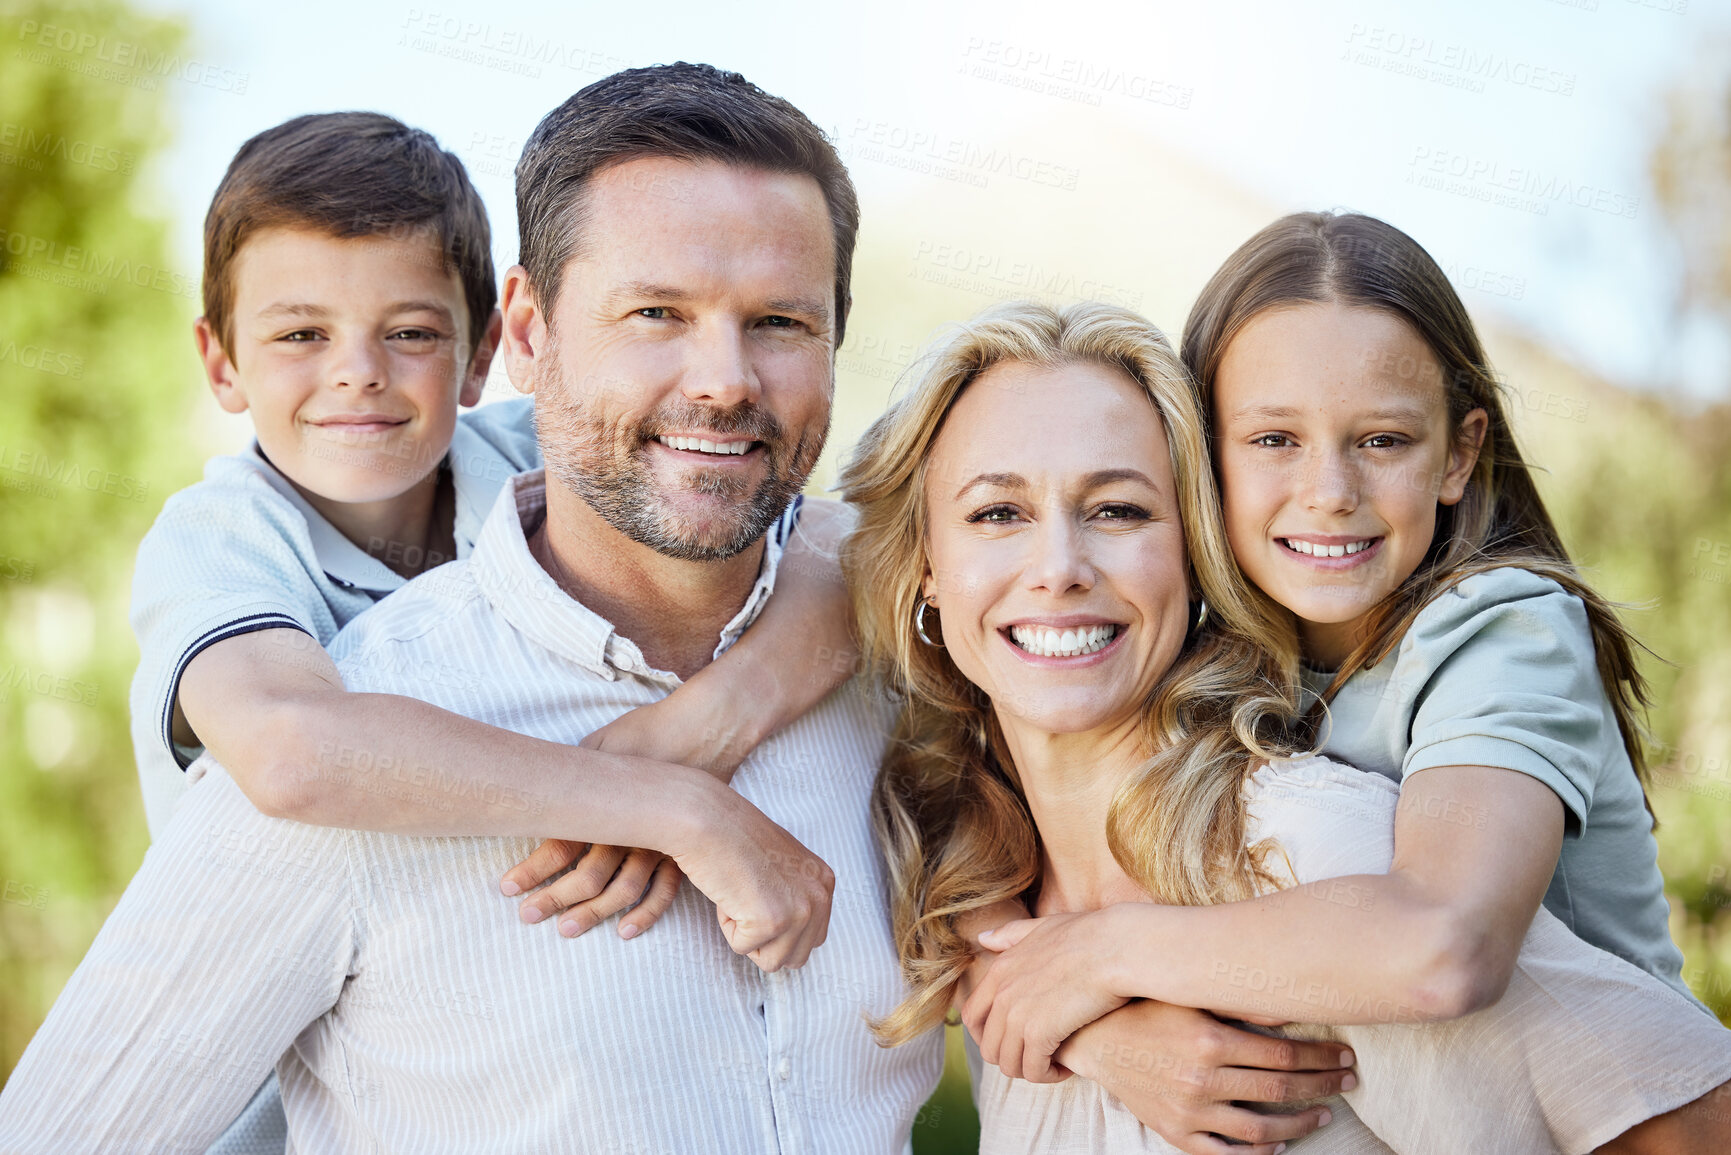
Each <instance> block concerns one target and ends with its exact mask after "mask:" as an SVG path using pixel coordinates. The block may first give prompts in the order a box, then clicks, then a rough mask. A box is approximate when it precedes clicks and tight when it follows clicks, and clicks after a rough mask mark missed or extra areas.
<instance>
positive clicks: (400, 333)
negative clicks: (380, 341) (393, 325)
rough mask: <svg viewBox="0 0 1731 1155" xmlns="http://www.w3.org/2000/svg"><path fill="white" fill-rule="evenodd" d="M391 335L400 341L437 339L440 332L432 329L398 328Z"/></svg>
mask: <svg viewBox="0 0 1731 1155" xmlns="http://www.w3.org/2000/svg"><path fill="white" fill-rule="evenodd" d="M391 337H392V339H393V340H398V341H437V340H438V339H439V337H440V334H438V333H435V332H434V331H433V330H431V329H398V330H397V331H396V332H395V333H392V334H391Z"/></svg>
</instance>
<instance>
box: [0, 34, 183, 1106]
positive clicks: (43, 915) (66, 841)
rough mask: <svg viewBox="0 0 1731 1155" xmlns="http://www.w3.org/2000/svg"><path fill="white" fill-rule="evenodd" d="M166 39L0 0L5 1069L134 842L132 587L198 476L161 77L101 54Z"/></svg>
mask: <svg viewBox="0 0 1731 1155" xmlns="http://www.w3.org/2000/svg"><path fill="white" fill-rule="evenodd" d="M183 37H184V32H183V29H182V28H181V26H180V25H179V24H177V23H175V22H172V21H168V20H163V19H159V18H155V17H148V16H143V15H140V14H138V13H136V12H133V11H130V10H129V9H127V8H125V7H123V6H122V5H120V4H118V3H111V2H99V3H92V4H87V5H74V4H65V3H43V2H19V0H0V109H3V110H4V113H3V114H0V397H4V403H3V404H0V623H4V630H3V632H0V898H3V899H4V901H0V992H3V993H0V1071H10V1070H11V1069H12V1067H13V1065H14V1064H15V1063H16V1062H17V1059H18V1056H19V1055H20V1054H21V1053H22V1051H23V1048H24V1045H25V1043H26V1042H28V1040H29V1038H30V1036H31V1034H32V1033H34V1031H35V1030H36V1027H37V1025H38V1024H39V1023H40V1022H41V1020H42V1017H43V1016H44V1015H45V1014H46V1013H47V1011H48V1007H49V1005H50V1004H51V1003H52V1001H53V999H54V996H55V995H56V994H58V993H59V990H60V988H61V986H62V985H63V984H64V983H65V980H66V977H67V976H68V975H69V974H71V972H72V968H73V967H74V966H75V965H76V964H77V962H78V960H79V959H80V958H81V957H82V956H83V954H84V951H85V950H86V949H87V948H88V946H89V943H90V939H91V938H92V937H93V936H94V934H95V932H96V930H97V928H98V927H99V926H100V925H101V922H102V919H103V918H104V916H105V915H106V914H107V912H108V911H109V910H110V909H111V908H112V907H113V904H114V901H115V899H116V898H117V897H118V896H119V894H120V891H121V890H122V889H123V888H124V887H125V885H126V882H127V880H128V879H129V878H131V876H132V873H133V871H135V870H136V869H137V867H138V862H139V859H140V858H141V857H142V856H143V853H144V848H145V845H146V835H145V830H144V826H143V823H142V808H141V806H140V803H139V796H138V787H137V785H136V783H137V774H136V771H135V770H134V769H133V760H132V745H131V742H130V740H129V737H128V733H127V686H128V683H129V682H130V680H131V676H132V667H133V665H134V664H135V663H136V661H137V651H136V649H135V648H134V645H133V642H132V637H131V632H130V630H129V629H128V628H127V624H126V600H127V587H128V580H129V576H130V573H131V558H132V553H133V551H134V550H135V549H136V547H137V545H138V539H139V538H140V537H141V536H142V535H143V533H144V531H145V529H146V528H147V527H148V526H149V524H150V521H151V519H152V517H154V516H155V514H156V511H157V510H158V509H160V508H161V505H162V501H163V499H164V498H165V497H166V496H167V495H168V494H169V493H171V492H173V491H174V490H175V489H177V488H179V487H180V486H182V485H185V484H187V483H188V482H190V481H192V480H195V479H196V463H195V462H192V461H188V460H187V457H188V455H187V454H185V453H183V452H179V451H178V449H179V445H178V443H179V441H180V435H179V434H180V431H181V430H183V429H184V427H185V424H186V418H187V413H188V411H189V404H190V403H191V402H194V401H196V394H195V393H194V392H193V391H192V390H190V389H189V388H188V387H189V385H191V383H192V382H193V381H194V380H195V378H189V376H188V372H189V371H192V372H196V363H195V362H193V361H192V359H191V357H190V356H189V353H190V348H191V344H190V341H189V338H188V334H189V332H190V322H191V319H192V317H193V316H194V315H195V314H196V311H197V307H196V298H195V295H196V293H197V290H198V278H197V276H196V274H192V275H190V276H188V275H187V274H186V273H184V272H182V271H179V270H173V269H171V268H170V267H169V262H168V258H167V246H166V236H167V227H166V225H165V224H164V223H163V222H162V221H161V220H160V219H158V218H157V217H155V216H153V215H152V214H151V212H150V208H149V206H148V204H147V203H146V202H145V200H144V198H143V195H142V190H141V187H140V186H141V178H142V177H143V175H144V174H145V172H146V170H147V169H148V167H149V164H150V160H151V158H152V157H154V156H156V155H157V154H158V153H159V152H160V151H161V149H162V146H163V144H164V142H165V140H166V132H167V130H166V128H165V124H166V123H167V112H168V107H167V101H166V100H165V96H166V93H165V92H164V91H162V86H163V85H164V84H165V83H173V82H172V81H169V80H165V78H163V77H162V76H160V75H158V74H157V73H154V72H149V71H145V70H142V69H140V68H137V67H130V66H120V65H116V64H115V63H113V62H112V61H113V58H114V57H116V56H118V55H120V54H121V52H122V51H126V50H122V49H120V48H119V46H120V45H122V44H127V45H137V46H147V47H148V48H149V49H150V50H151V51H152V52H165V51H174V50H175V49H177V48H178V46H179V45H180V44H181V43H182V40H183ZM131 51H132V52H133V53H134V54H135V56H136V55H137V50H136V49H133V50H131ZM105 57H106V58H108V59H104V58H105ZM189 293H190V294H193V295H189Z"/></svg>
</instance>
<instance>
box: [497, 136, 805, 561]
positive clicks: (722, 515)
mask: <svg viewBox="0 0 1731 1155" xmlns="http://www.w3.org/2000/svg"><path fill="white" fill-rule="evenodd" d="M834 284H835V244H834V239H833V235H832V233H831V228H830V220H829V212H828V209H827V206H826V205H825V202H824V198H823V193H822V190H821V189H820V188H819V186H818V184H817V182H816V181H814V180H813V179H811V178H810V177H808V176H804V175H795V174H788V173H773V172H766V171H763V170H760V169H752V168H742V167H737V166H733V165H727V164H721V163H718V162H712V161H705V162H699V163H692V162H688V161H681V160H671V159H666V158H661V157H654V158H645V159H640V160H633V161H627V162H624V163H621V164H618V165H614V166H613V167H611V168H608V169H605V170H603V171H602V172H601V173H600V174H598V175H597V176H596V177H595V178H594V179H593V180H592V181H591V182H590V184H589V188H588V199H587V204H586V212H585V219H584V222H583V225H582V231H581V234H580V236H579V238H578V248H577V253H576V255H575V256H574V257H573V258H572V260H571V261H570V262H569V263H568V264H567V265H566V267H565V270H564V276H563V281H562V283H561V285H560V289H559V294H558V299H557V301H556V303H555V305H554V308H553V311H552V314H551V316H547V315H544V314H542V313H540V312H539V310H538V308H537V307H536V306H535V305H534V303H533V301H532V298H531V297H530V293H529V290H528V289H527V285H526V281H525V280H524V279H523V273H522V270H521V269H520V268H519V269H513V270H511V272H510V273H509V274H507V281H506V291H507V294H508V297H507V301H506V313H507V328H508V330H510V332H511V338H512V339H511V340H509V341H508V346H509V349H510V359H509V362H508V366H509V369H510V373H511V378H512V380H513V381H515V382H516V383H517V384H518V386H519V387H520V388H524V387H526V388H528V389H529V390H530V391H532V392H534V393H535V394H536V403H535V404H536V422H537V427H538V432H539V438H540V442H541V449H542V453H543V455H544V457H545V458H546V463H547V472H548V476H549V477H550V478H551V479H554V480H557V481H558V482H559V483H560V484H561V485H563V486H565V487H566V488H567V489H569V490H571V491H572V492H573V493H575V494H577V495H578V496H579V497H581V498H582V499H583V500H584V501H585V502H586V503H587V504H588V505H589V506H590V507H591V508H592V509H594V510H595V511H596V513H598V514H599V515H600V516H601V517H602V518H603V519H604V520H606V521H607V523H608V524H609V525H611V526H612V527H613V528H615V529H617V530H618V531H619V532H621V533H623V534H625V535H626V536H628V537H630V538H631V539H632V540H634V541H637V542H639V543H641V544H643V545H646V546H649V547H650V548H652V549H655V550H656V551H658V552H660V553H662V554H665V555H667V556H670V557H677V558H683V559H687V560H694V561H708V560H720V559H724V558H728V557H732V556H734V555H736V554H738V553H740V552H742V551H743V550H745V549H746V548H747V547H749V546H750V545H751V544H752V543H754V542H755V541H757V540H758V539H759V538H760V537H762V536H763V533H764V531H765V530H767V529H768V528H769V526H770V525H771V524H773V523H774V521H775V519H776V517H778V516H779V515H780V514H781V512H782V510H784V509H785V508H786V507H787V503H788V502H789V501H791V500H792V498H793V496H794V495H795V494H796V493H797V492H798V491H799V488H800V486H802V485H803V484H804V483H805V479H806V476H807V475H808V474H809V473H810V472H811V469H812V466H813V465H815V464H816V462H817V457H818V453H819V452H820V451H821V450H822V448H823V442H824V436H825V434H826V433H827V432H828V428H829V414H830V402H831V399H832V396H833V393H834V377H833V366H834V355H835V347H834V345H835V338H834V334H835V323H836V317H835V307H834Z"/></svg>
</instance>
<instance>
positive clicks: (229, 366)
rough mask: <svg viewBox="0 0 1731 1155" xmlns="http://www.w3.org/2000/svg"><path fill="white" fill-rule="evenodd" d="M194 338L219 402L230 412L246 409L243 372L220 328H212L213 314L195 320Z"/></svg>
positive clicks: (193, 327)
mask: <svg viewBox="0 0 1731 1155" xmlns="http://www.w3.org/2000/svg"><path fill="white" fill-rule="evenodd" d="M192 339H193V342H194V343H195V344H196V345H197V346H198V359H199V360H200V361H202V362H204V377H205V380H206V381H208V382H209V383H210V391H211V392H212V393H213V394H215V395H216V403H217V404H218V405H220V406H222V407H223V409H224V410H226V411H227V412H229V413H245V412H246V393H245V392H244V391H242V389H241V387H240V374H239V373H238V372H236V371H235V367H234V360H233V359H232V358H230V357H229V355H228V352H227V351H226V350H225V349H223V347H222V341H221V340H219V339H218V337H217V335H216V330H215V329H212V328H211V326H210V318H208V317H200V318H199V319H198V320H196V321H194V322H193V325H192Z"/></svg>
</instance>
